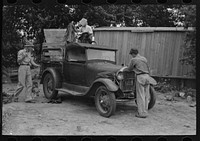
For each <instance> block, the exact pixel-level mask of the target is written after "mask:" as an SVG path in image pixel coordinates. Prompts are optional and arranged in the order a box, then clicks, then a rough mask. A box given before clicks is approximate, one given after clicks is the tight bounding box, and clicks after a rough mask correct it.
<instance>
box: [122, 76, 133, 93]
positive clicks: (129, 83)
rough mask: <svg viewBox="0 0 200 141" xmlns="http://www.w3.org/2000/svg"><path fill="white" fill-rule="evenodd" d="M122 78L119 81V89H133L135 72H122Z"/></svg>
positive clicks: (127, 90) (123, 90)
mask: <svg viewBox="0 0 200 141" xmlns="http://www.w3.org/2000/svg"><path fill="white" fill-rule="evenodd" d="M123 76H124V79H123V80H122V81H120V89H121V90H122V92H129V91H134V89H135V87H134V86H135V74H134V72H123Z"/></svg>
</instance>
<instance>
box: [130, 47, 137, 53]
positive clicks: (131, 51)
mask: <svg viewBox="0 0 200 141" xmlns="http://www.w3.org/2000/svg"><path fill="white" fill-rule="evenodd" d="M129 54H138V50H137V49H134V48H132V49H131V50H130V52H129Z"/></svg>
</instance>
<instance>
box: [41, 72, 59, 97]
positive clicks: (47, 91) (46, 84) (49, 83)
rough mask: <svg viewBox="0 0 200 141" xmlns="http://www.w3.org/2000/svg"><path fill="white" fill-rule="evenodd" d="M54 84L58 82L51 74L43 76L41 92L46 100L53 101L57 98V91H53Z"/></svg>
mask: <svg viewBox="0 0 200 141" xmlns="http://www.w3.org/2000/svg"><path fill="white" fill-rule="evenodd" d="M56 83H58V82H56V81H55V79H54V78H53V75H52V74H51V73H47V74H46V75H45V76H44V81H43V91H44V95H45V97H46V98H47V99H55V98H56V97H57V95H58V91H57V90H55V87H56Z"/></svg>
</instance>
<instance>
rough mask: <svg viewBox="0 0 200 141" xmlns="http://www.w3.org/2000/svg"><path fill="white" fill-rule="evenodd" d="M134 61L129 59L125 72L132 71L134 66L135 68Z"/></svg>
mask: <svg viewBox="0 0 200 141" xmlns="http://www.w3.org/2000/svg"><path fill="white" fill-rule="evenodd" d="M135 64H136V63H135V60H134V59H131V61H130V63H129V65H128V67H127V68H126V69H125V71H132V70H133V69H134V66H135Z"/></svg>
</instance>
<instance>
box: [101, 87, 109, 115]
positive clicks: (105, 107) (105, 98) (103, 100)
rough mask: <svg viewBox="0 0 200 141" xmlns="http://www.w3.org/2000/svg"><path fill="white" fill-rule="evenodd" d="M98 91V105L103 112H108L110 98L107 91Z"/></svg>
mask: <svg viewBox="0 0 200 141" xmlns="http://www.w3.org/2000/svg"><path fill="white" fill-rule="evenodd" d="M100 93H101V94H100V96H99V103H100V106H101V108H102V109H103V110H104V111H105V112H108V111H109V109H110V99H109V96H108V93H107V92H105V91H103V90H101V91H100Z"/></svg>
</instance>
